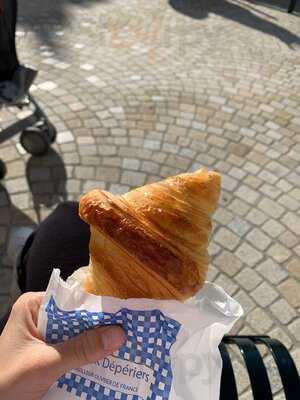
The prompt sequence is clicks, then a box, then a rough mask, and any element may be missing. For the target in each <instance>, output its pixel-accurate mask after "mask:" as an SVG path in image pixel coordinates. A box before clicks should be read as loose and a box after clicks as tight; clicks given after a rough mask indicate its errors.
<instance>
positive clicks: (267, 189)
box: [259, 183, 282, 204]
mask: <svg viewBox="0 0 300 400" xmlns="http://www.w3.org/2000/svg"><path fill="white" fill-rule="evenodd" d="M259 190H260V191H261V192H262V193H263V194H264V195H266V196H267V197H270V198H271V199H272V200H274V199H276V198H277V197H278V196H280V194H282V191H281V190H280V189H278V188H277V187H276V186H272V185H268V184H267V183H265V184H264V185H262V186H261V187H260V188H259ZM279 202H280V201H279ZM280 203H281V202H280ZM281 204H282V203H281Z"/></svg>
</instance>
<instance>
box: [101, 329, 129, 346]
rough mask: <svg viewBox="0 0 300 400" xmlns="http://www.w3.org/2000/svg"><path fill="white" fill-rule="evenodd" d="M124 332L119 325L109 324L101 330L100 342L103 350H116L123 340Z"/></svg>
mask: <svg viewBox="0 0 300 400" xmlns="http://www.w3.org/2000/svg"><path fill="white" fill-rule="evenodd" d="M125 338H126V336H125V332H124V331H123V329H122V328H120V327H119V326H111V327H107V328H105V329H103V330H102V331H101V342H102V346H103V349H104V350H117V349H118V348H120V347H121V346H122V344H123V343H124V342H125Z"/></svg>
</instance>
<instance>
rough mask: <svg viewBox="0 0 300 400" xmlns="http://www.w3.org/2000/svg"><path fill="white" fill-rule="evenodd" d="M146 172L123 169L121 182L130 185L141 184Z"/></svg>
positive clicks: (136, 185)
mask: <svg viewBox="0 0 300 400" xmlns="http://www.w3.org/2000/svg"><path fill="white" fill-rule="evenodd" d="M145 180H146V174H145V173H143V172H133V171H124V172H123V173H122V177H121V183H122V184H123V185H128V186H132V187H138V186H142V185H143V184H144V183H145Z"/></svg>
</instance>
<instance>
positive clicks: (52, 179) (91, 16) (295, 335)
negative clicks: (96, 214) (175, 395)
mask: <svg viewBox="0 0 300 400" xmlns="http://www.w3.org/2000/svg"><path fill="white" fill-rule="evenodd" d="M286 7H287V2H284V1H282V2H274V1H269V2H268V1H264V2H261V1H258V0H257V1H254V2H251V3H250V2H247V1H231V2H229V1H224V0H219V1H214V0H213V1H210V2H204V1H202V2H201V1H200V2H199V1H196V0H195V1H192V0H188V1H184V0H172V1H171V0H170V2H169V3H168V2H167V1H162V0H153V1H151V2H149V1H144V0H139V1H137V0H126V1H125V0H111V1H109V0H107V1H96V0H94V1H83V0H82V1H80V0H77V1H71V0H61V1H59V2H50V1H44V2H42V3H40V2H37V1H36V0H32V1H31V2H30V3H29V4H28V2H25V0H23V1H20V21H19V22H20V23H19V27H18V45H19V53H20V58H21V60H22V62H27V63H29V64H32V65H34V66H36V67H37V68H38V70H39V75H38V79H37V81H36V84H35V86H34V87H33V92H32V93H33V94H34V95H35V97H36V98H37V99H38V100H39V102H40V103H41V104H42V105H43V107H44V109H45V111H46V112H47V114H48V116H49V117H50V119H51V121H52V122H53V123H54V124H55V125H56V127H57V129H58V132H59V133H58V137H57V143H56V144H55V145H54V146H53V150H52V151H51V152H50V153H49V154H48V155H47V156H45V157H43V158H32V157H30V156H29V155H27V154H24V151H23V150H22V148H21V147H20V145H18V144H17V140H18V138H17V137H16V138H14V139H13V140H11V141H8V142H6V143H4V144H1V146H0V151H1V158H2V159H3V160H4V161H5V162H6V165H7V169H8V173H7V177H6V179H5V180H4V181H3V182H2V183H1V184H0V207H1V208H0V224H1V225H0V245H1V246H2V247H1V251H2V253H3V254H5V253H6V250H7V243H8V239H9V235H10V233H11V232H13V229H14V227H15V226H29V225H34V224H36V223H38V220H39V219H43V218H45V217H46V216H47V215H48V214H49V213H50V212H51V210H52V209H53V208H54V207H55V205H56V204H57V203H58V202H59V201H61V200H63V199H78V197H79V196H80V195H81V194H82V193H83V192H85V191H87V190H89V189H90V188H92V187H99V188H105V189H107V190H110V191H112V192H114V193H123V192H126V191H128V190H129V189H131V188H133V187H135V186H139V185H143V184H145V183H147V182H152V181H156V180H159V179H161V178H164V177H167V176H169V175H174V174H178V173H180V172H183V171H193V170H196V169H198V168H200V167H202V166H207V167H209V168H214V169H217V170H219V171H220V172H221V173H222V176H223V192H222V199H221V205H220V207H219V209H218V211H217V212H216V214H215V217H214V220H215V230H214V234H213V239H212V242H211V246H210V253H211V255H212V263H211V264H212V265H211V267H210V279H211V280H213V281H215V282H216V283H217V284H219V285H221V286H223V287H224V289H226V290H227V292H229V293H230V294H231V295H233V296H234V297H235V298H236V299H237V300H239V301H240V302H241V304H242V305H243V307H244V310H245V318H243V320H242V321H240V322H239V323H238V324H237V326H236V327H235V331H236V332H239V333H260V334H270V335H271V336H272V337H275V338H278V339H280V340H282V341H283V343H285V345H286V346H287V347H288V348H289V349H290V350H291V351H292V354H293V355H294V357H295V359H296V360H297V363H298V365H299V364H300V348H299V346H298V345H299V342H300V319H299V310H300V283H299V282H300V187H299V186H300V38H299V36H300V19H299V13H295V14H294V15H289V14H287V13H286ZM298 11H299V7H298ZM22 116H24V111H22V112H20V111H18V110H17V111H16V110H12V109H11V110H5V111H1V124H2V126H3V127H4V126H6V125H7V124H9V123H10V122H12V121H13V120H15V118H16V117H18V118H21V117H22ZM2 260H4V261H2V264H4V265H3V266H2V267H1V270H0V281H1V288H0V293H1V298H0V299H1V308H2V311H3V309H4V307H5V306H6V303H7V296H8V291H9V285H10V281H11V268H10V267H9V260H8V259H7V257H2ZM268 362H271V361H270V360H269V359H268ZM235 366H236V368H238V370H239V372H240V373H239V374H238V377H239V378H238V380H239V384H240V390H241V391H244V392H245V393H244V394H243V397H242V399H243V400H246V399H250V398H251V395H250V392H249V391H248V389H247V387H248V384H249V382H248V380H247V377H246V374H245V372H244V371H243V370H242V367H241V363H240V361H238V360H237V361H236V365H235ZM271 371H273V372H272V374H273V375H274V374H275V372H274V371H275V369H271ZM274 382H275V384H274V385H275V386H274V388H273V389H274V391H275V392H278V394H277V397H276V399H278V400H279V399H282V398H283V397H282V395H281V394H280V392H279V389H280V381H279V379H278V377H277V379H275V381H274Z"/></svg>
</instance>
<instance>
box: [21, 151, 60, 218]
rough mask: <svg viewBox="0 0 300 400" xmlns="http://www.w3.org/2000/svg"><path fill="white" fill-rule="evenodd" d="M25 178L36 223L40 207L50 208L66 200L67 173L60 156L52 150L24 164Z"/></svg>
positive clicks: (39, 215)
mask: <svg viewBox="0 0 300 400" xmlns="http://www.w3.org/2000/svg"><path fill="white" fill-rule="evenodd" d="M26 178H27V182H28V186H29V188H30V191H31V194H32V200H33V207H34V210H35V213H36V216H37V220H38V222H41V220H42V215H41V207H42V206H45V207H47V208H51V207H53V206H55V205H56V204H58V203H60V202H61V201H65V200H67V189H66V181H67V173H66V168H65V165H64V162H63V160H62V158H61V156H60V155H59V154H58V153H57V152H56V151H55V150H53V149H52V148H51V149H49V151H48V153H47V154H46V155H45V156H43V157H33V156H31V158H30V159H29V160H28V162H27V164H26Z"/></svg>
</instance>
